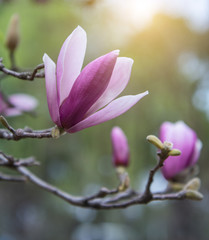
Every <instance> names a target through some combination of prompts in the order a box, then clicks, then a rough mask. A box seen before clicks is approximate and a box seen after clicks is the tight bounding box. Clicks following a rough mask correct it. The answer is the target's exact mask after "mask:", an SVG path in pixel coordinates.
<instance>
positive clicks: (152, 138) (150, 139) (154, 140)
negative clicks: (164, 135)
mask: <svg viewBox="0 0 209 240" xmlns="http://www.w3.org/2000/svg"><path fill="white" fill-rule="evenodd" d="M146 139H147V141H148V142H150V143H152V144H153V145H155V147H157V148H159V149H163V143H162V142H161V141H160V139H159V138H158V137H156V136H154V135H149V136H147V138H146Z"/></svg>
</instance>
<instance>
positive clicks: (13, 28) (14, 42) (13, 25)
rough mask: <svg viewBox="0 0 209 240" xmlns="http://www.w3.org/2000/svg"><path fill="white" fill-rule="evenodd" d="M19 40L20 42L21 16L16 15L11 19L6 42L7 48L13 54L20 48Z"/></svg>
mask: <svg viewBox="0 0 209 240" xmlns="http://www.w3.org/2000/svg"><path fill="white" fill-rule="evenodd" d="M19 40H20V32H19V15H18V14H14V15H13V16H12V17H11V19H10V23H9V26H8V30H7V35H6V42H5V44H6V47H7V48H8V49H9V50H10V51H11V52H13V51H14V50H15V49H16V48H17V46H18V44H19Z"/></svg>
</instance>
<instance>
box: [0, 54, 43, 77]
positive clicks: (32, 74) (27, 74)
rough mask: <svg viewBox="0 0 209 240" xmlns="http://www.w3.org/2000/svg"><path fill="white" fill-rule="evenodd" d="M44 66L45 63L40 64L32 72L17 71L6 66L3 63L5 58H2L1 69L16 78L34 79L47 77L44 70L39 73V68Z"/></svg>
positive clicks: (0, 59) (0, 60)
mask: <svg viewBox="0 0 209 240" xmlns="http://www.w3.org/2000/svg"><path fill="white" fill-rule="evenodd" d="M43 68H44V64H39V65H37V66H36V67H35V68H34V70H33V71H32V72H17V71H14V70H10V69H8V68H6V67H5V66H4V64H3V59H2V58H0V71H1V72H3V73H4V74H6V75H9V76H13V77H15V78H19V79H22V80H27V81H33V80H34V79H35V78H44V77H45V73H44V72H40V73H38V70H41V69H43Z"/></svg>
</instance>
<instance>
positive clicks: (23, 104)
mask: <svg viewBox="0 0 209 240" xmlns="http://www.w3.org/2000/svg"><path fill="white" fill-rule="evenodd" d="M37 105H38V102H37V100H36V99H35V98H34V97H32V96H29V95H27V94H13V95H10V96H9V97H8V98H7V99H5V98H4V97H3V95H2V93H1V92H0V114H2V115H4V116H17V115H21V114H22V113H24V112H31V111H33V110H34V109H35V108H36V106H37Z"/></svg>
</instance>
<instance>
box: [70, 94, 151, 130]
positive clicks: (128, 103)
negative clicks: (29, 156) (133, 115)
mask: <svg viewBox="0 0 209 240" xmlns="http://www.w3.org/2000/svg"><path fill="white" fill-rule="evenodd" d="M147 94H148V91H146V92H144V93H140V94H138V95H130V96H124V97H120V98H118V99H116V100H114V101H112V102H111V103H110V104H109V105H107V106H106V107H104V108H103V109H101V110H100V111H98V112H96V113H94V114H92V115H91V116H89V117H87V118H86V119H84V120H83V121H81V122H79V123H78V124H76V125H75V126H73V127H71V128H70V129H68V130H67V131H68V132H70V133H73V132H78V131H80V130H82V129H84V128H88V127H92V126H94V125H98V124H100V123H103V122H106V121H108V120H111V119H113V118H116V117H118V116H120V115H121V114H123V113H124V112H126V111H127V110H129V109H130V108H131V107H132V106H133V105H135V104H136V103H137V102H138V101H139V100H140V99H141V98H143V97H144V96H146V95H147Z"/></svg>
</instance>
